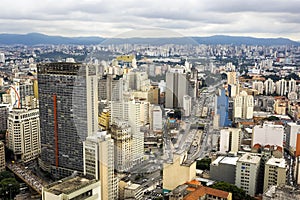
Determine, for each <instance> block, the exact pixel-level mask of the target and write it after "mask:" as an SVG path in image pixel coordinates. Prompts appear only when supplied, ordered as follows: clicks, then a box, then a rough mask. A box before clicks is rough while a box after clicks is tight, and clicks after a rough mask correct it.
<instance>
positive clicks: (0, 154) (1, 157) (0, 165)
mask: <svg viewBox="0 0 300 200" xmlns="http://www.w3.org/2000/svg"><path fill="white" fill-rule="evenodd" d="M3 171H5V146H4V143H3V142H2V141H0V172H3Z"/></svg>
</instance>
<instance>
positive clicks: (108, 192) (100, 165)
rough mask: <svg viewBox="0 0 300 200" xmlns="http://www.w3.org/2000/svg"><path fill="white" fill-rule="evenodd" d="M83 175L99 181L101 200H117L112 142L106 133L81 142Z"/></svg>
mask: <svg viewBox="0 0 300 200" xmlns="http://www.w3.org/2000/svg"><path fill="white" fill-rule="evenodd" d="M83 162H84V174H85V175H90V176H93V177H95V178H96V180H100V183H101V197H102V199H112V200H113V199H117V198H118V184H117V179H116V177H115V176H114V141H113V139H112V138H111V135H108V134H106V132H105V131H104V132H99V133H96V134H94V135H91V136H88V137H87V138H86V141H84V142H83Z"/></svg>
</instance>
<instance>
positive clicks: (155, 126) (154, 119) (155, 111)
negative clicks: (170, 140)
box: [150, 106, 163, 131]
mask: <svg viewBox="0 0 300 200" xmlns="http://www.w3.org/2000/svg"><path fill="white" fill-rule="evenodd" d="M162 126H163V121H162V110H161V107H160V106H153V107H152V111H151V120H150V127H151V129H152V130H154V131H157V130H162V128H163V127H162Z"/></svg>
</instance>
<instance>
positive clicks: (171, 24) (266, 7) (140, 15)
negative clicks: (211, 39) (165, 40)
mask: <svg viewBox="0 0 300 200" xmlns="http://www.w3.org/2000/svg"><path fill="white" fill-rule="evenodd" d="M0 5H1V9H0V33H22V34H24V33H32V32H39V33H44V34H48V35H62V36H102V37H117V36H119V35H123V36H124V35H128V34H129V33H130V34H131V35H134V32H135V30H137V29H156V28H158V29H162V30H166V31H167V32H169V31H171V32H174V33H176V34H179V35H183V36H211V35H233V36H252V37H286V38H290V39H293V40H296V41H300V12H299V9H300V0H288V1H285V0H248V1H245V0H42V1H38V0H1V3H0ZM128 31H129V32H128ZM125 37H126V36H125Z"/></svg>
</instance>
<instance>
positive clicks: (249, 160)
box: [238, 153, 261, 164]
mask: <svg viewBox="0 0 300 200" xmlns="http://www.w3.org/2000/svg"><path fill="white" fill-rule="evenodd" d="M260 159H261V157H259V156H255V155H251V154H249V153H245V154H244V155H243V156H242V157H240V159H239V160H238V161H239V162H245V163H253V164H257V163H259V162H260Z"/></svg>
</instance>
